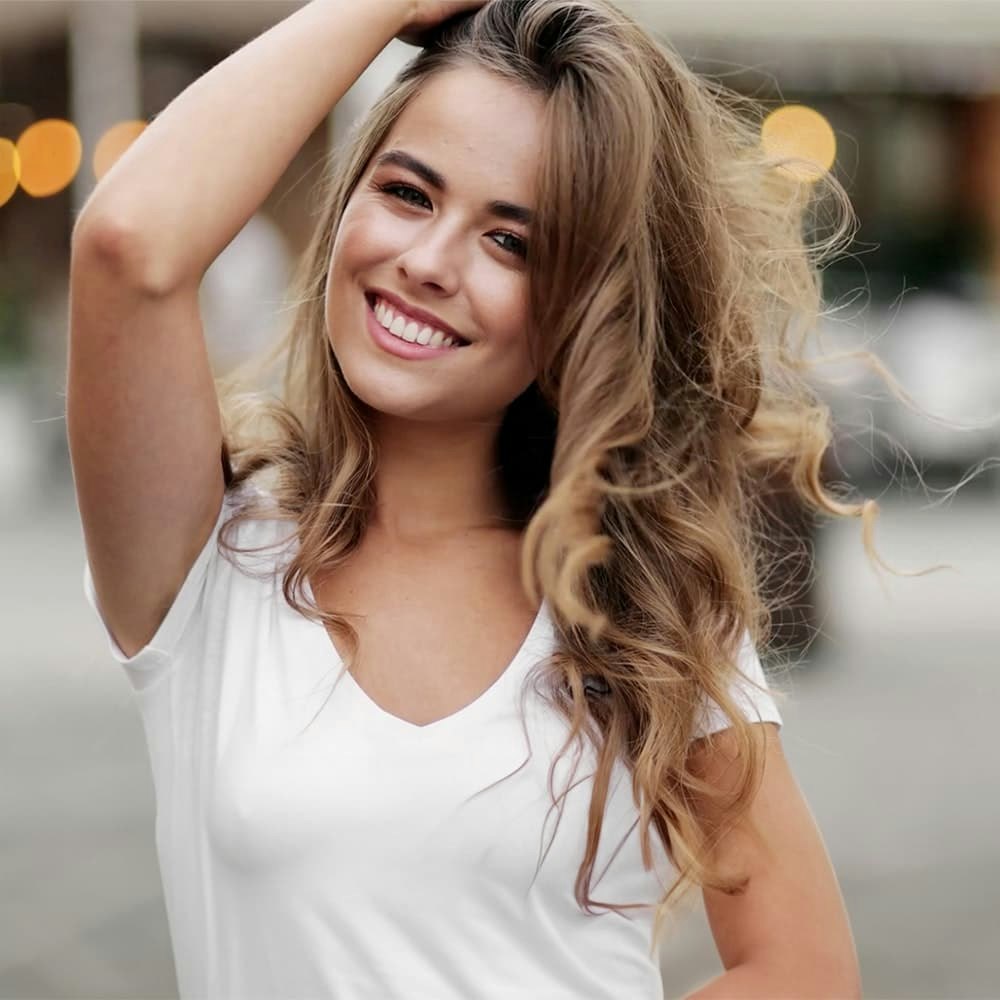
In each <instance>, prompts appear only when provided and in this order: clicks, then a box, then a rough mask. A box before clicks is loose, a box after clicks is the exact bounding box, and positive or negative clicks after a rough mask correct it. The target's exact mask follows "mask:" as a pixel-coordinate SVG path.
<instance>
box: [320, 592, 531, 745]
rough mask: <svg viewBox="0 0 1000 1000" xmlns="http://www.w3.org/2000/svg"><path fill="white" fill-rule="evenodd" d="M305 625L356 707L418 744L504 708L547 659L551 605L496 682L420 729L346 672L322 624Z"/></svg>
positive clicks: (529, 632) (377, 721) (375, 720)
mask: <svg viewBox="0 0 1000 1000" xmlns="http://www.w3.org/2000/svg"><path fill="white" fill-rule="evenodd" d="M305 586H306V589H307V590H308V593H309V596H310V598H311V599H312V600H315V597H314V595H313V590H312V585H311V583H310V582H309V581H308V579H306V583H305ZM304 621H305V623H306V625H308V626H310V627H311V628H312V629H314V631H315V634H316V635H317V637H318V639H319V640H320V641H321V642H322V643H323V646H324V648H325V650H326V656H327V657H328V658H329V659H331V660H332V661H333V663H334V665H335V666H336V667H337V668H338V669H339V670H340V673H341V674H342V677H341V678H340V679H339V680H338V681H337V683H342V684H344V685H346V687H347V689H348V690H349V691H350V694H351V697H352V698H353V700H354V701H355V703H356V704H357V705H358V706H359V707H360V709H361V710H362V711H364V712H365V714H366V715H367V716H368V717H369V718H371V719H372V720H373V721H374V724H376V725H380V726H382V727H383V728H384V729H386V730H387V731H389V732H392V733H394V734H396V735H397V736H398V735H402V736H404V737H407V736H408V737H410V738H412V739H419V740H423V739H430V738H432V737H438V736H441V735H443V734H445V733H449V732H452V731H454V730H456V729H459V728H462V727H467V726H470V725H474V724H475V723H476V722H478V721H481V720H483V719H485V718H486V717H487V716H488V715H489V712H490V710H491V709H492V708H493V707H494V706H497V705H500V704H502V703H503V699H504V698H505V697H507V696H508V692H509V693H510V696H511V697H513V693H514V691H515V689H516V687H517V686H518V685H519V684H520V682H521V681H522V680H523V678H524V676H525V675H526V674H527V672H528V670H529V669H530V666H531V665H532V664H533V663H534V662H535V661H536V660H538V659H540V658H541V657H542V656H544V655H545V651H544V650H543V649H542V648H541V647H540V645H539V642H540V640H541V639H542V638H543V636H547V635H549V634H550V625H551V619H550V617H549V609H548V604H547V602H546V601H545V599H544V598H543V599H542V602H541V604H540V605H539V608H538V611H537V612H536V613H535V617H534V620H533V621H532V623H531V626H530V628H529V629H528V632H527V634H526V635H525V636H524V638H523V639H522V640H521V644H520V645H519V646H518V648H517V652H515V653H514V656H513V658H512V659H511V661H510V662H509V663H508V664H507V666H506V667H505V668H504V670H503V672H502V673H500V674H499V676H498V677H497V679H496V680H495V681H494V682H493V683H492V684H491V685H490V686H489V687H488V688H487V689H486V690H485V691H483V692H482V693H481V694H479V695H477V697H476V698H474V699H473V700H472V701H471V702H469V703H468V704H467V705H464V706H463V707H462V708H459V709H457V710H456V711H454V712H452V713H451V714H450V715H446V716H444V717H443V718H440V719H437V720H435V721H434V722H428V723H427V724H425V725H418V724H417V723H415V722H410V721H409V720H408V719H403V718H401V717H400V716H398V715H393V714H392V712H388V711H386V710H385V709H384V708H382V706H381V705H379V704H378V703H377V702H376V701H375V700H374V699H373V698H372V697H371V696H370V695H369V694H368V693H367V692H366V691H365V690H364V688H362V687H361V685H360V684H359V683H358V682H357V681H356V680H355V679H354V677H353V676H352V674H351V672H350V671H349V670H344V669H343V667H344V661H343V659H342V658H341V655H340V653H339V652H338V650H337V647H336V646H335V645H334V644H333V640H332V639H331V638H330V635H329V633H328V632H327V630H326V627H325V626H324V625H323V624H322V622H314V621H311V620H309V619H304Z"/></svg>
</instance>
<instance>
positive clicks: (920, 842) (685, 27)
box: [0, 0, 1000, 998]
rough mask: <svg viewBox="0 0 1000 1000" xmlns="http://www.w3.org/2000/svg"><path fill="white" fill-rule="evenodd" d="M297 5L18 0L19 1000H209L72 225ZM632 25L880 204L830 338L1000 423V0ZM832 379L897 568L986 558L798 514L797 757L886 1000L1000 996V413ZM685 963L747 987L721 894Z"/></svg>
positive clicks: (835, 402) (15, 533)
mask: <svg viewBox="0 0 1000 1000" xmlns="http://www.w3.org/2000/svg"><path fill="white" fill-rule="evenodd" d="M296 6H297V4H289V3H276V2H265V0H253V2H243V0H223V2H217V0H196V2H182V0H168V2H158V0H146V2H137V3H133V2H129V0H117V2H103V0H101V2H96V0H95V2H71V3H67V2H58V0H56V2H49V0H44V2H43V0H32V2H28V0H24V2H20V0H18V2H0V564H2V565H3V568H4V571H3V573H2V575H0V587H2V588H3V593H2V598H3V607H4V609H5V615H4V620H5V624H4V629H3V640H4V641H3V646H2V647H0V680H2V684H3V690H4V693H5V697H4V699H3V701H2V703H0V927H2V928H3V932H2V934H0V997H3V998H12V997H24V998H41V997H103V998H110V997H123V998H124V997H140V996H141V997H170V996H176V982H175V979H174V973H173V965H172V954H171V949H170V941H169V936H168V931H167V924H166V914H165V910H164V906H163V898H162V890H161V886H160V880H159V878H160V876H159V870H158V867H157V861H156V853H155V844H154V829H153V818H154V817H153V789H152V781H151V775H150V772H149V766H148V761H147V757H146V748H145V743H144V737H143V732H142V727H141V722H140V719H139V715H138V712H137V710H136V708H135V706H134V705H133V704H132V702H131V694H130V690H129V687H128V684H127V681H126V679H125V677H124V676H121V675H119V673H118V671H117V668H116V666H115V664H114V663H113V661H111V660H110V659H109V657H108V656H107V653H106V645H105V641H104V639H103V636H102V634H101V632H100V630H99V627H98V623H97V622H96V621H95V620H94V618H93V616H92V612H91V611H90V609H89V608H88V607H87V605H86V603H85V599H84V595H83V589H82V574H83V566H84V548H83V540H82V534H81V528H80V522H79V516H78V512H77V508H76V502H75V497H74V493H73V483H72V477H71V472H70V464H69V456H68V449H67V445H66V434H65V420H64V412H65V377H66V343H67V275H68V264H69V242H70V233H71V230H72V226H73V221H74V219H75V218H76V215H77V213H78V212H79V210H80V208H81V206H82V204H83V202H84V200H85V199H86V197H87V196H88V195H89V193H90V191H91V190H92V189H93V187H94V185H95V183H96V181H97V179H98V178H99V177H100V176H101V175H102V174H103V173H104V172H105V171H106V170H107V169H108V167H109V166H110V164H111V163H113V162H114V160H115V158H116V157H117V156H119V155H121V153H122V152H123V151H124V149H125V148H127V146H128V143H129V142H131V141H132V140H134V138H135V137H136V136H137V135H138V134H139V132H140V131H141V129H142V128H143V127H144V125H145V124H146V123H147V122H148V121H150V120H151V118H152V117H153V116H155V115H156V114H157V113H159V112H160V111H161V110H162V109H163V108H164V107H165V106H166V105H167V104H168V103H169V102H170V100H172V99H173V97H175V96H176V95H177V94H178V93H179V92H180V91H181V90H183V89H184V88H185V87H186V86H187V85H188V84H190V83H191V82H193V81H194V80H195V79H196V78H197V77H198V76H200V75H201V74H203V73H205V72H206V71H207V70H208V69H210V68H211V67H212V66H213V65H214V64H215V63H217V62H218V61H220V60H222V59H224V58H225V57H226V56H227V55H228V54H229V53H230V52H232V51H233V50H234V49H236V48H238V47H239V46H240V45H242V44H243V43H244V42H245V41H247V40H249V39H250V38H251V37H253V36H254V35H256V34H258V33H259V32H261V31H263V30H265V29H266V28H267V27H269V26H271V25H272V24H274V23H276V22H277V21H278V20H280V19H281V18H282V17H284V16H286V15H287V14H288V13H290V12H291V11H292V10H294V9H295V7H296ZM620 6H621V7H622V8H623V9H626V10H628V11H629V12H630V13H632V14H634V15H635V16H636V17H638V18H639V19H640V20H641V21H643V22H644V23H645V24H647V25H648V26H649V27H650V28H651V29H653V30H654V31H655V32H656V33H658V34H661V35H662V37H664V38H665V39H667V40H669V41H670V42H671V43H672V44H673V45H675V46H676V47H677V48H678V49H679V50H680V51H681V53H682V54H683V55H684V56H685V58H686V59H687V60H688V61H689V63H690V65H691V66H692V67H693V68H694V69H696V70H698V71H699V72H702V73H704V74H706V75H709V76H713V77H716V78H718V79H721V80H723V81H724V82H725V83H727V84H728V85H729V86H730V87H733V88H734V89H736V90H738V91H740V92H741V93H745V94H748V95H752V96H754V97H757V98H758V99H760V100H762V101H764V102H766V105H767V108H768V109H769V111H771V114H770V117H769V118H768V120H767V122H766V123H765V126H764V128H763V130H762V142H766V143H771V144H773V145H774V146H775V148H779V149H788V150H790V151H795V152H797V153H799V154H801V155H803V156H806V157H807V158H809V159H811V160H813V161H814V162H815V163H816V166H817V171H818V172H821V171H822V170H830V171H832V172H833V173H834V174H835V176H836V177H837V178H838V179H839V180H840V181H841V183H842V184H843V185H844V186H845V187H846V189H847V190H848V192H849V194H850V196H851V199H852V202H853V204H854V207H855V210H856V212H857V215H858V217H859V220H860V229H859V232H858V236H857V240H856V242H855V244H854V246H853V247H852V248H851V253H850V254H848V255H846V256H845V257H844V258H843V259H841V260H839V261H837V262H835V263H834V264H831V265H830V266H829V267H828V268H827V270H826V271H825V274H824V281H825V293H826V298H827V301H828V304H830V305H831V306H832V307H833V308H832V309H831V312H830V314H829V315H828V316H827V317H825V318H824V320H823V324H822V334H823V347H824V348H825V349H826V350H828V351H835V352H847V351H852V350H857V349H861V348H865V349H869V350H872V351H874V352H875V353H876V354H878V356H879V357H880V358H881V359H882V360H883V361H885V362H886V364H887V365H888V366H889V367H890V369H891V370H892V371H893V372H894V373H895V374H896V376H897V377H898V378H899V380H900V381H901V383H902V384H903V386H904V387H905V388H906V389H907V390H908V391H909V392H910V394H911V395H912V397H913V398H914V400H915V401H916V402H917V403H918V404H919V406H921V407H923V408H924V409H926V410H928V411H930V412H931V413H932V414H934V415H935V416H936V417H939V418H943V419H944V420H946V421H952V422H960V423H966V424H969V423H976V424H980V425H982V424H983V423H985V422H987V419H988V418H989V417H990V416H991V415H995V414H997V413H998V412H1000V2H994V0H950V2H949V0H937V2H923V0H888V2H887V0H883V2H881V3H879V4H874V3H871V2H864V3H861V2H854V0H798V2H793V0H733V2H723V0H709V2H706V0H671V2H669V3H668V2H659V0H649V2H632V3H626V2H622V3H621V4H620ZM414 51H415V50H413V49H412V48H409V47H407V46H405V45H403V44H402V43H399V42H393V43H391V44H390V45H389V46H388V47H387V48H386V50H385V51H384V52H383V53H382V55H381V56H380V57H379V59H378V60H376V62H375V63H373V65H372V66H371V67H370V69H369V70H368V72H367V73H366V74H365V75H364V76H363V77H362V78H361V79H360V80H359V81H358V83H357V84H356V85H355V87H354V88H352V90H351V91H350V92H349V93H348V94H347V95H346V96H345V98H344V99H343V100H342V101H341V102H340V103H339V104H338V105H337V107H336V108H335V109H333V110H332V112H331V115H330V117H329V120H328V121H327V122H326V123H325V124H324V126H323V127H322V128H320V129H318V130H317V132H316V133H315V134H314V135H313V136H312V137H311V138H310V139H309V141H308V142H307V143H306V144H305V146H304V147H303V149H302V151H301V152H300V154H299V155H298V157H297V158H296V159H295V161H294V162H293V164H292V165H291V167H290V168H289V170H288V171H287V173H286V175H285V176H284V177H283V178H282V180H281V181H280V183H279V184H278V185H277V186H276V188H275V189H274V191H273V192H272V193H271V195H270V196H269V197H268V199H267V201H266V202H265V203H264V205H263V206H262V207H261V210H260V211H259V212H258V213H257V215H256V216H255V217H254V218H253V219H252V220H251V222H250V223H249V224H248V225H247V227H246V228H245V229H244V230H243V231H242V232H241V233H240V235H239V236H237V238H236V239H235V240H234V241H233V242H232V243H231V244H230V246H229V247H228V248H227V249H226V250H225V251H224V252H223V254H222V255H221V256H220V257H219V258H218V260H217V261H216V262H215V264H214V265H213V266H212V268H211V269H210V271H209V272H208V274H207V275H206V277H205V281H204V284H203V287H202V305H203V313H204V318H205V331H206V338H207V342H208V347H209V353H210V357H211V359H212V363H213V367H214V369H215V371H216V374H223V373H224V372H226V371H228V370H229V369H230V368H231V367H232V366H233V365H235V364H236V363H237V362H239V361H240V360H242V359H243V358H245V357H246V356H247V355H248V354H250V353H253V352H255V351H257V350H260V349H261V348H262V347H263V346H265V345H267V344H269V343H270V342H271V341H272V339H273V338H274V337H275V336H276V335H277V333H278V331H279V329H280V326H281V324H282V317H283V313H282V310H283V308H284V306H283V298H282V297H283V295H284V292H285V288H286V282H287V279H288V275H289V273H290V268H291V266H292V265H293V264H294V262H295V259H296V258H297V255H298V254H299V253H301V252H302V250H303V249H304V247H305V244H306V241H307V239H308V235H309V230H310V218H309V215H308V209H309V203H308V193H309V190H310V188H311V186H312V184H313V182H314V181H315V179H316V177H317V176H318V173H319V171H320V169H321V167H322V159H323V157H324V155H325V153H326V152H327V150H328V149H329V147H330V145H331V144H332V143H336V142H337V141H338V139H339V138H340V137H341V136H343V134H344V132H345V130H346V128H347V127H348V126H349V125H350V123H351V122H352V121H353V120H354V119H355V118H356V117H357V116H358V115H360V114H362V113H363V112H364V111H365V110H366V109H367V108H368V106H369V105H370V104H371V103H372V102H373V100H374V99H375V97H376V95H377V94H378V93H379V92H380V90H381V89H382V87H383V86H384V85H385V84H386V83H387V82H388V80H389V79H390V77H391V76H392V75H393V74H394V73H395V72H396V70H397V69H398V68H399V67H400V66H401V64H402V63H403V62H404V61H406V60H407V59H409V58H411V57H412V55H413V54H414ZM261 85H262V86H265V85H266V81H261ZM247 99H248V100H252V99H253V95H247ZM211 169H212V165H211V163H192V164H191V171H192V172H197V171H203V170H204V171H208V170H211ZM824 371H825V372H826V373H827V374H829V375H830V376H831V377H832V378H833V379H834V382H832V383H831V384H828V385H822V386H821V392H823V394H824V395H825V397H826V398H827V399H828V401H829V403H830V405H831V407H832V409H833V412H834V416H835V418H836V420H837V424H838V432H837V438H836V440H835V443H834V446H833V447H832V448H831V449H830V452H829V454H828V456H827V463H826V474H827V477H828V479H829V480H830V481H837V482H843V483H849V484H851V486H852V487H853V488H854V489H855V491H856V492H855V496H862V495H863V496H867V497H873V498H875V499H877V500H878V502H879V504H880V507H881V509H882V514H881V518H880V521H879V524H878V527H877V529H876V533H875V544H876V545H877V546H878V548H879V551H880V553H881V554H882V556H883V557H884V558H885V559H886V560H887V561H888V562H889V563H890V564H891V565H892V566H894V567H897V568H901V569H907V570H916V569H921V568H925V567H928V566H931V565H932V564H937V563H949V564H950V565H951V566H952V569H950V570H947V571H945V572H941V573H936V574H933V575H930V576H923V577H912V578H898V577H893V576H889V575H886V576H884V578H882V579H881V580H880V578H879V577H878V575H877V574H876V573H875V572H874V571H873V570H872V568H871V566H870V564H869V563H868V562H867V560H866V559H865V557H864V553H863V550H862V545H861V531H860V524H859V523H858V522H856V521H851V522H849V523H831V524H825V523H822V522H821V523H807V522H806V521H805V520H804V519H802V518H798V517H796V516H794V515H793V514H792V513H791V512H790V511H787V510H784V509H783V507H782V505H781V501H780V498H779V499H778V500H777V501H776V508H775V509H776V514H777V515H778V519H777V521H776V523H777V524H778V525H779V526H781V528H780V530H777V531H776V536H775V547H776V555H777V559H778V565H779V566H780V574H779V576H780V578H781V582H782V584H783V585H784V586H786V587H791V588H793V590H794V595H795V596H794V599H793V600H792V602H791V605H792V606H791V607H790V608H788V609H787V610H785V611H782V612H779V613H777V614H776V616H775V638H776V642H775V649H774V651H772V653H770V654H769V656H768V660H767V662H768V669H769V675H770V676H771V678H772V683H773V684H775V686H780V687H781V688H782V689H783V690H785V691H786V692H787V693H788V694H789V696H790V700H789V702H788V703H787V705H786V706H785V707H783V708H782V713H783V716H784V720H785V724H784V728H783V731H782V740H783V744H784V746H785V750H786V753H787V754H788V756H789V758H790V760H791V763H792V766H793V768H794V770H795V772H796V774H797V776H798V779H799V783H800V785H801V787H802V789H803V792H804V794H805V795H806V797H807V799H808V800H809V803H810V805H811V807H812V810H813V813H814V815H815V817H816V820H817V823H818V824H819V826H820V828H821V830H822V832H823V835H824V838H825V840H826V844H827V847H828V849H829V852H830V855H831V858H832V860H833V863H834V866H835V868H836V870H837V873H838V877H839V879H840V883H841V887H842V889H843V892H844V896H845V900H846V903H847V907H848V910H849V913H850V917H851V922H852V926H853V929H854V933H855V938H856V943H857V948H858V953H859V957H860V960H861V967H862V975H863V980H864V987H865V995H866V996H868V997H907V998H914V997H928V998H930V997H936V998H938V997H956V998H957V997H969V998H972V997H976V998H985V997H1000V953H998V948H997V942H998V941H1000V836H998V830H1000V823H998V820H1000V794H998V790H1000V754H998V753H997V749H996V745H995V737H994V734H995V732H996V723H995V719H994V715H995V711H996V706H997V705H1000V653H998V640H1000V625H998V617H1000V615H998V611H1000V599H998V598H1000V569H998V563H1000V471H998V466H1000V424H998V423H997V422H996V421H994V422H993V424H992V426H985V427H984V426H980V427H979V429H977V430H972V431H957V430H954V429H950V428H948V427H946V426H943V425H942V423H941V422H940V421H936V420H933V419H929V418H927V417H924V416H920V415H918V414H914V413H913V412H912V411H910V410H908V409H907V408H906V407H903V406H901V405H899V404H898V403H897V402H896V401H895V400H893V398H892V396H891V395H890V394H889V393H888V391H887V390H886V388H885V386H884V384H882V383H881V382H880V381H879V379H878V378H877V377H875V376H874V375H873V374H872V373H871V372H870V371H869V370H868V369H866V368H865V367H864V366H863V365H862V364H860V363H858V362H856V361H853V362H852V361H842V362H839V363H837V364H833V365H830V366H828V367H826V368H824ZM959 484H961V487H960V488H959V489H957V490H956V489H954V487H956V486H957V485H959ZM804 557H809V558H804ZM662 964H663V973H664V983H665V993H666V996H668V997H679V996H681V995H683V994H684V993H685V992H686V991H688V990H690V989H691V988H693V987H694V986H696V985H699V984H701V983H703V982H704V981H706V980H707V979H709V978H711V977H712V976H713V975H716V974H717V973H718V972H719V971H721V965H720V963H719V960H718V956H717V954H716V951H715V947H714V943H713V941H712V938H711V934H710V931H709V929H708V926H707V923H706V921H705V917H704V913H703V909H702V908H701V905H700V902H699V903H698V905H697V906H696V907H693V908H692V910H691V911H690V912H689V913H688V914H685V915H684V917H683V919H682V920H681V922H680V924H679V926H678V929H677V932H676V933H675V935H674V936H673V937H672V938H671V939H670V940H669V941H668V942H667V943H666V945H665V947H664V949H663V954H662Z"/></svg>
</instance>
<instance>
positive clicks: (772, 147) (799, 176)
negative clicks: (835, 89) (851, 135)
mask: <svg viewBox="0 0 1000 1000" xmlns="http://www.w3.org/2000/svg"><path fill="white" fill-rule="evenodd" d="M760 132H761V143H762V145H763V147H764V150H765V151H766V152H767V154H768V155H769V156H773V157H778V158H785V157H795V158H796V162H794V163H785V164H782V165H781V166H780V167H778V168H777V169H778V170H779V171H781V172H782V173H784V174H785V175H787V176H789V177H792V178H793V179H795V180H797V181H805V182H808V183H811V182H815V181H817V180H819V179H820V178H821V177H822V176H823V175H824V174H825V173H826V172H827V171H828V170H829V169H830V168H831V167H832V166H833V161H834V160H835V159H836V157H837V138H836V136H835V135H834V133H833V129H832V128H831V126H830V123H829V122H828V121H827V120H826V119H825V118H824V117H823V115H821V114H820V113H819V112H818V111H816V110H814V109H813V108H808V107H806V106H805V105H804V104H786V105H785V106H784V107H781V108H777V109H776V110H774V111H772V112H771V113H770V114H769V115H768V116H767V118H766V119H765V121H764V124H763V125H762V126H761V130H760ZM803 161H804V162H803Z"/></svg>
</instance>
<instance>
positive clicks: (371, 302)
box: [365, 292, 472, 349]
mask: <svg viewBox="0 0 1000 1000" xmlns="http://www.w3.org/2000/svg"><path fill="white" fill-rule="evenodd" d="M365 301H367V303H368V307H369V308H370V309H371V311H372V313H373V314H375V318H376V321H377V320H378V314H377V313H376V312H375V307H376V304H377V303H378V296H377V295H376V294H375V292H365ZM413 322H417V321H415V320H414V321H413ZM379 325H380V326H381V325H382V324H381V323H380V324H379ZM419 326H420V328H421V329H422V328H423V327H425V326H430V328H431V329H432V330H435V329H438V328H437V327H435V326H432V325H431V324H430V323H419ZM382 329H383V330H385V332H386V333H388V334H389V335H390V336H392V337H397V338H398V339H399V340H402V341H403V343H404V344H416V345H417V346H420V347H425V346H427V345H425V344H420V343H419V342H418V341H412V340H407V339H406V338H405V337H399V335H398V334H395V333H392V332H391V331H390V330H389V329H388V328H387V327H385V326H382ZM441 332H442V333H444V332H445V331H444V330H442V331H441ZM447 336H449V337H454V338H455V340H456V341H458V343H457V344H454V345H452V348H453V349H454V348H458V347H468V346H469V344H471V343H472V341H469V340H466V339H465V338H464V337H460V336H459V335H458V334H447Z"/></svg>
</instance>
